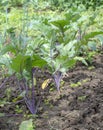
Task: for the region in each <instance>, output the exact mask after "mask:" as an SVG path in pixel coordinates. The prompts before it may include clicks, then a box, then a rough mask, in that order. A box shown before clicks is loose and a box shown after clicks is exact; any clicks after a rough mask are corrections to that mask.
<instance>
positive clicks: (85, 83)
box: [0, 54, 103, 130]
mask: <svg viewBox="0 0 103 130" xmlns="http://www.w3.org/2000/svg"><path fill="white" fill-rule="evenodd" d="M102 61H103V55H101V54H100V55H99V56H95V58H94V60H93V64H92V66H93V67H91V68H90V67H86V66H84V65H82V64H79V65H77V66H76V67H75V69H73V71H70V72H68V76H67V77H65V78H63V80H64V84H63V85H62V86H61V93H60V94H58V93H57V91H56V90H54V91H49V93H48V91H47V92H45V98H44V99H43V102H42V103H41V106H40V107H39V111H38V116H37V118H36V119H34V124H35V125H36V130H103V62H102ZM47 77H48V76H47ZM78 82H80V84H78V85H77V86H76V87H74V86H71V84H77V83H78ZM11 84H12V86H14V84H15V81H13V80H11V82H9V85H11ZM9 85H8V84H6V86H5V87H3V88H2V89H1V92H0V95H1V96H2V98H5V94H3V93H4V91H5V89H6V88H7V87H9ZM12 91H13V94H12V98H14V97H15V96H16V93H18V89H17V88H16V87H15V88H14V87H13V90H12ZM9 100H10V99H9ZM18 105H19V106H20V108H21V109H22V110H23V111H22V112H20V114H18V115H15V113H16V112H15V104H12V105H11V104H5V105H4V106H0V113H8V114H9V115H10V114H11V115H13V116H9V115H7V114H6V115H5V116H4V117H2V116H1V117H0V130H18V129H19V128H18V126H19V125H20V123H21V122H22V121H23V120H26V119H28V117H27V116H26V117H24V115H26V114H27V113H29V112H28V110H27V108H26V106H25V104H24V103H23V102H20V103H18ZM16 114H17V113H16Z"/></svg>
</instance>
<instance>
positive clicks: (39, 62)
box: [32, 55, 47, 68]
mask: <svg viewBox="0 0 103 130" xmlns="http://www.w3.org/2000/svg"><path fill="white" fill-rule="evenodd" d="M46 64H47V62H46V61H45V60H44V59H42V58H41V57H40V56H38V55H34V56H33V60H32V67H40V68H42V67H44V66H45V65H46Z"/></svg>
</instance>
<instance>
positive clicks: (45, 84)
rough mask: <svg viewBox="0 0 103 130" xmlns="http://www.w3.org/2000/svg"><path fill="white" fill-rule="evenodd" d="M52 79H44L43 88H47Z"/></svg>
mask: <svg viewBox="0 0 103 130" xmlns="http://www.w3.org/2000/svg"><path fill="white" fill-rule="evenodd" d="M51 81H52V79H46V80H44V82H43V83H42V85H41V87H42V89H45V88H46V87H48V84H49V83H50V82H51Z"/></svg>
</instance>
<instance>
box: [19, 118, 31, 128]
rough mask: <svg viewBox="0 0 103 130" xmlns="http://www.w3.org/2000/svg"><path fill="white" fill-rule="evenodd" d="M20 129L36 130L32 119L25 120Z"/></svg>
mask: <svg viewBox="0 0 103 130" xmlns="http://www.w3.org/2000/svg"><path fill="white" fill-rule="evenodd" d="M19 130H34V129H33V122H32V119H30V120H27V121H23V122H22V123H21V124H20V126H19Z"/></svg>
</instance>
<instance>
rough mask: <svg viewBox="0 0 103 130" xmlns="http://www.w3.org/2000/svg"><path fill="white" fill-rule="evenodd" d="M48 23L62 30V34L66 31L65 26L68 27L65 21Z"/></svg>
mask: <svg viewBox="0 0 103 130" xmlns="http://www.w3.org/2000/svg"><path fill="white" fill-rule="evenodd" d="M50 23H51V24H53V25H54V26H56V27H57V28H59V29H60V30H62V31H63V32H64V31H66V30H67V29H66V28H64V27H65V26H66V25H68V21H67V20H65V19H61V20H55V21H51V22H50Z"/></svg>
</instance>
